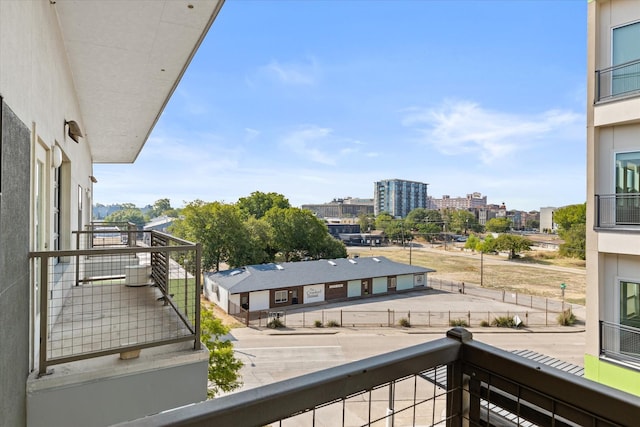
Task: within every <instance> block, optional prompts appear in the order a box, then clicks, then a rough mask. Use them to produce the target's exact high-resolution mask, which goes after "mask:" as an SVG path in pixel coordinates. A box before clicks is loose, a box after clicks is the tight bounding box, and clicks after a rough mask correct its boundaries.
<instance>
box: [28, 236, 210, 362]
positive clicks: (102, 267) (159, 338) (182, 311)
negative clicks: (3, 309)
mask: <svg viewBox="0 0 640 427" xmlns="http://www.w3.org/2000/svg"><path fill="white" fill-rule="evenodd" d="M152 233H157V232H152ZM159 234H161V233H159ZM163 239H165V240H167V242H166V243H167V244H166V245H164V246H154V247H131V246H129V244H130V242H127V246H122V245H121V244H116V245H115V246H113V247H101V248H93V249H81V250H68V251H48V252H33V253H31V254H30V255H31V258H32V269H33V277H34V280H35V282H36V283H35V288H36V293H37V299H38V301H39V305H38V307H37V313H36V315H37V316H38V317H39V319H40V322H39V324H38V325H37V329H38V331H36V334H39V335H40V348H39V358H40V363H39V367H40V374H44V373H45V372H46V369H47V366H50V365H54V364H59V363H66V362H71V361H75V360H81V359H87V358H92V357H98V356H103V355H106V354H115V353H125V352H129V351H136V350H140V349H142V348H147V347H153V346H158V345H164V344H169V343H173V342H179V341H188V340H193V341H194V346H195V348H199V346H200V316H199V313H200V274H197V273H196V272H199V271H200V257H201V247H200V245H194V244H192V243H190V242H186V241H182V240H178V239H174V238H171V237H169V238H168V239H167V236H166V235H164V236H163ZM158 256H159V257H161V258H163V259H165V260H168V263H167V265H169V266H170V268H168V269H165V275H164V279H165V282H164V283H163V284H162V285H158V284H157V283H156V281H155V280H154V279H152V271H153V270H154V267H155V264H156V262H155V261H154V259H155V258H157V257H158ZM190 260H193V261H191V262H189V261H190Z"/></svg>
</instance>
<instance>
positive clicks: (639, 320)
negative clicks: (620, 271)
mask: <svg viewBox="0 0 640 427" xmlns="http://www.w3.org/2000/svg"><path fill="white" fill-rule="evenodd" d="M620 323H621V324H623V325H627V326H633V327H636V328H638V327H640V283H634V282H623V281H621V282H620Z"/></svg>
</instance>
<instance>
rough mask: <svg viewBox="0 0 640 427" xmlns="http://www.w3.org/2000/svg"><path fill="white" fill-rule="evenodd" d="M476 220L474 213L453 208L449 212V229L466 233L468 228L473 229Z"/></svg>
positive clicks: (476, 222) (476, 223) (475, 225)
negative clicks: (453, 209)
mask: <svg viewBox="0 0 640 427" xmlns="http://www.w3.org/2000/svg"><path fill="white" fill-rule="evenodd" d="M477 225H478V220H477V219H476V217H475V215H474V214H472V213H471V212H469V211H465V210H462V209H458V210H455V211H453V212H451V213H450V214H449V227H448V228H449V231H452V232H454V233H463V234H467V231H468V230H475V229H476V228H477Z"/></svg>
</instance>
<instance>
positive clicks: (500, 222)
mask: <svg viewBox="0 0 640 427" xmlns="http://www.w3.org/2000/svg"><path fill="white" fill-rule="evenodd" d="M484 228H485V229H486V230H487V231H491V232H493V233H506V232H507V231H509V230H510V229H511V220H510V219H509V218H505V217H499V218H491V219H490V220H489V221H487V222H486V224H485V225H484Z"/></svg>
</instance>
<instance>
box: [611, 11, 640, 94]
mask: <svg viewBox="0 0 640 427" xmlns="http://www.w3.org/2000/svg"><path fill="white" fill-rule="evenodd" d="M612 37H613V49H612V58H611V65H612V66H614V67H616V66H619V67H617V68H616V69H614V70H613V76H612V88H611V90H612V92H611V94H612V95H617V94H621V93H626V92H631V91H635V90H640V75H639V73H640V64H628V63H629V62H632V61H637V60H640V42H639V41H640V22H636V23H634V24H629V25H625V26H623V27H618V28H614V29H613V35H612ZM623 64H627V65H623Z"/></svg>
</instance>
